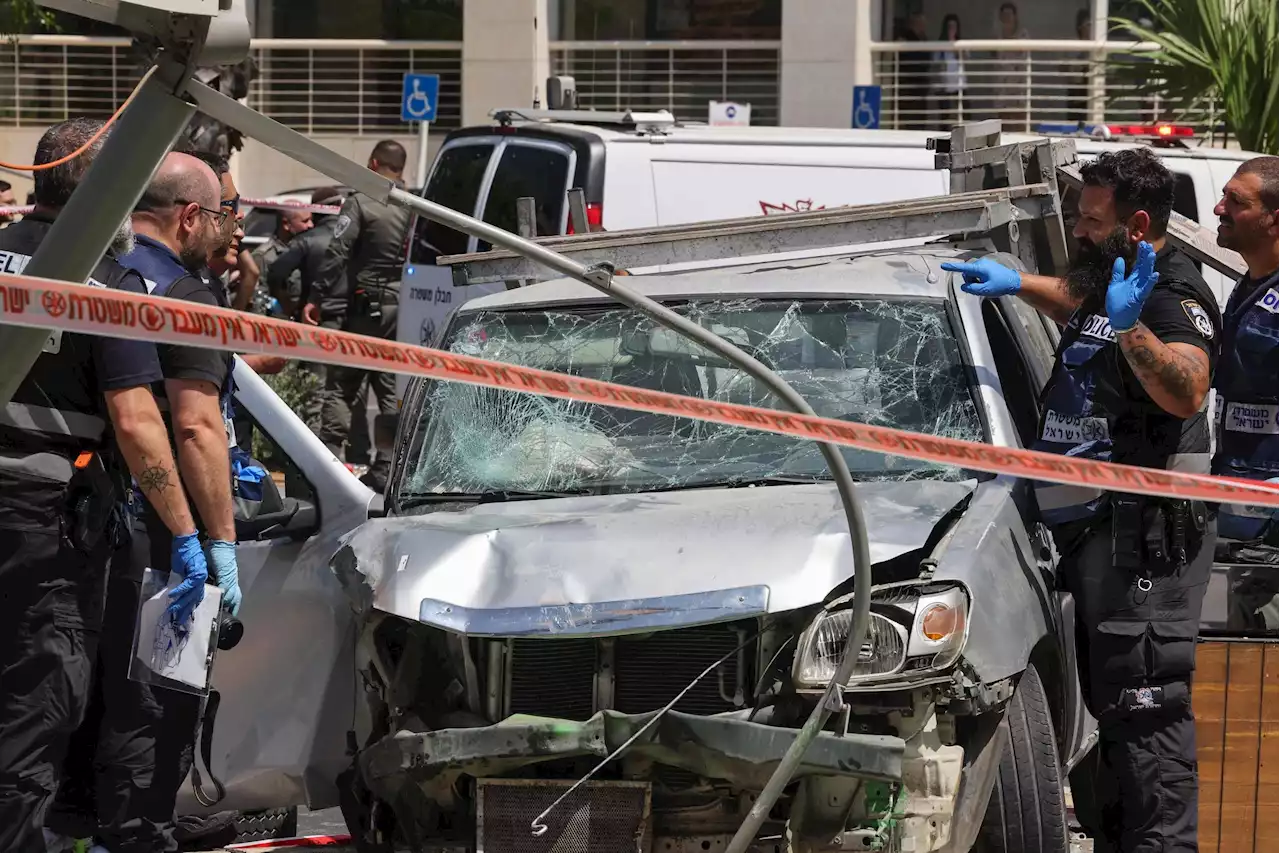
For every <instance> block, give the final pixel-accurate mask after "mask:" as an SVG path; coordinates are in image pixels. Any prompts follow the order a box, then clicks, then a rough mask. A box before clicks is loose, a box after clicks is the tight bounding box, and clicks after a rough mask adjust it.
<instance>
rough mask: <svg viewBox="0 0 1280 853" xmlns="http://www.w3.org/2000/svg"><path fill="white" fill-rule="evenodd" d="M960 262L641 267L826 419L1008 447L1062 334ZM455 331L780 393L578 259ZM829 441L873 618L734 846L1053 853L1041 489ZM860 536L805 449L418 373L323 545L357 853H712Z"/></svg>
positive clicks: (1082, 719) (607, 371) (1059, 706)
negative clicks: (350, 701) (344, 614)
mask: <svg viewBox="0 0 1280 853" xmlns="http://www.w3.org/2000/svg"><path fill="white" fill-rule="evenodd" d="M971 254H972V253H963V252H961V251H958V250H956V249H952V248H949V247H946V246H941V247H932V246H931V247H924V248H917V249H902V250H895V251H892V252H881V253H875V254H864V255H854V256H850V257H841V258H822V259H811V260H805V261H787V262H775V263H772V264H757V265H746V266H737V267H726V268H720V269H715V270H702V271H697V272H690V273H681V274H673V275H655V276H643V277H633V278H630V279H628V281H629V283H630V285H631V286H632V287H634V288H635V289H637V290H639V291H640V292H642V293H644V294H645V295H647V296H649V297H651V298H653V299H657V300H659V301H661V302H663V303H664V304H667V305H669V306H670V307H672V308H673V309H675V310H677V311H679V312H681V313H683V314H685V315H686V316H687V317H689V318H691V319H693V320H695V321H696V322H698V323H700V324H702V325H703V326H704V327H705V328H707V329H710V330H711V331H713V332H715V333H716V334H718V335H720V336H722V337H724V338H726V339H728V340H731V341H733V342H734V343H735V344H737V345H738V346H739V347H740V348H742V349H743V350H746V351H747V352H749V353H751V354H752V355H753V356H755V357H756V358H757V359H759V360H760V361H762V362H764V363H765V364H767V365H768V366H769V367H771V368H772V369H773V370H775V371H776V372H778V373H779V374H780V375H781V376H782V377H783V378H784V379H786V380H787V382H789V383H790V384H791V385H792V386H793V387H794V388H796V389H797V390H798V391H799V392H800V393H801V394H802V395H803V396H804V397H805V398H806V399H807V400H808V401H809V403H810V404H811V405H812V406H813V407H814V409H815V410H816V411H817V413H818V414H819V415H823V416H827V417H834V418H843V419H847V420H850V421H859V422H865V423H872V424H881V425H886V426H891V427H897V428H901V429H906V430H912V431H916V432H922V433H929V434H933V435H941V436H949V437H954V438H961V439H968V440H974V441H983V442H987V443H990V444H993V445H997V446H1022V445H1026V444H1029V443H1030V441H1031V440H1032V438H1033V437H1034V433H1035V430H1036V426H1037V421H1038V403H1037V399H1036V397H1037V391H1038V389H1039V388H1040V387H1041V385H1042V384H1043V382H1044V380H1045V378H1046V377H1047V375H1048V373H1049V370H1050V368H1051V362H1052V354H1053V343H1054V339H1055V335H1056V331H1055V330H1054V329H1053V328H1051V327H1049V326H1047V325H1046V324H1045V323H1043V322H1042V321H1041V320H1040V318H1039V317H1038V316H1037V315H1036V314H1035V313H1034V312H1032V311H1030V310H1029V309H1026V308H1025V307H1024V306H1022V305H1020V304H1019V303H1017V302H1016V301H1013V300H1001V301H997V300H980V299H975V298H972V297H968V296H965V295H964V294H962V293H960V291H959V282H958V281H953V279H952V277H951V276H950V275H949V274H947V273H945V272H943V271H942V270H941V269H940V265H941V263H943V262H944V261H947V260H951V259H953V258H956V257H959V256H961V255H964V256H965V257H968V256H970V255H971ZM1003 260H1004V261H1005V262H1006V263H1015V264H1016V263H1017V262H1016V261H1015V260H1013V259H1011V258H1007V257H1006V258H1004V259H1003ZM443 348H444V349H447V350H452V351H454V352H459V353H466V354H468V355H474V356H478V357H482V358H487V359H494V360H499V361H504V362H510V363H517V364H521V365H527V366H532V367H538V368H545V369H549V370H554V371H558V372H563V373H570V374H575V375H580V376H586V377H591V378H595V379H601V380H606V381H610V382H617V383H622V384H626V385H632V386H637V387H641V388H646V389H652V390H661V391H668V392H673V393H678V394H685V395H691V396H695V397H701V398H705V399H708V400H717V401H727V402H733V403H742V404H746V405H752V406H759V407H771V408H777V407H778V406H779V403H778V402H777V401H776V399H775V398H773V397H772V396H771V395H770V394H769V392H768V390H767V389H766V388H764V387H762V386H761V385H760V384H759V383H757V382H756V381H755V380H753V379H752V378H750V377H748V376H747V375H745V374H743V373H742V372H740V371H739V370H737V369H736V368H734V367H733V366H731V365H730V364H729V363H727V362H723V361H720V360H718V358H717V357H714V356H710V355H708V354H707V353H706V352H704V351H702V350H700V349H699V348H697V347H696V346H694V345H692V344H690V343H688V342H687V341H685V340H684V339H682V338H678V337H676V336H674V335H673V334H672V333H670V332H668V331H666V330H665V329H662V328H660V327H658V326H656V325H655V324H653V323H652V322H650V321H649V320H647V319H645V318H643V317H641V316H640V315H638V314H637V313H635V312H633V311H631V310H629V309H626V308H622V307H619V306H618V305H616V303H610V302H608V301H607V299H606V298H605V297H602V296H601V295H600V294H599V293H597V292H596V291H594V290H592V289H589V288H587V287H585V286H584V285H581V284H578V283H575V282H571V281H565V280H561V281H549V282H544V283H540V284H535V285H531V286H528V287H523V288H519V289H516V290H511V291H508V292H505V293H500V294H496V295H492V296H487V297H484V298H481V299H477V300H475V301H473V302H471V303H469V304H467V305H466V306H464V307H463V308H462V309H461V310H460V311H459V312H458V314H456V315H455V317H454V318H453V320H452V323H451V324H450V326H449V328H448V330H447V332H446V334H445V339H444V344H443ZM843 453H844V456H845V459H846V461H847V463H848V465H849V468H850V470H851V471H852V472H853V475H854V477H855V479H856V480H857V481H858V484H859V485H858V492H859V496H860V498H861V501H862V504H863V509H864V512H865V514H866V520H867V528H868V536H869V539H870V543H869V544H870V552H871V556H872V562H873V565H871V566H870V567H865V566H860V567H858V570H859V571H866V570H868V569H869V570H870V571H871V572H872V577H873V597H872V601H871V608H872V614H873V616H872V623H871V630H870V634H869V636H868V638H867V641H866V642H865V643H864V644H863V646H862V648H861V650H860V653H859V659H858V662H857V665H856V668H855V670H854V673H855V674H854V675H853V677H852V678H851V679H850V680H849V682H848V684H847V686H846V688H845V690H844V702H845V709H844V710H843V711H842V712H841V713H840V714H837V715H835V716H834V717H832V719H831V722H830V723H829V724H828V726H827V730H826V731H824V732H823V733H822V734H821V735H820V736H819V738H818V739H817V740H816V741H815V743H814V744H813V746H812V747H811V748H810V749H809V751H808V753H807V754H806V756H805V758H804V761H803V763H802V765H801V767H800V770H799V772H798V773H797V774H796V777H795V780H794V782H793V783H792V784H791V786H790V787H789V788H788V789H787V791H786V794H785V796H784V797H783V798H782V800H780V801H779V803H778V805H777V806H776V807H775V809H774V810H773V812H772V813H771V814H770V816H769V820H768V821H767V822H766V826H765V831H764V832H763V833H761V835H760V836H759V838H758V840H757V842H756V845H755V847H754V848H753V849H754V850H757V851H771V853H775V852H776V853H782V851H794V853H800V851H806V853H814V852H816V851H848V850H901V851H916V853H924V851H942V850H956V851H963V850H970V849H973V848H974V847H975V846H976V847H977V849H981V850H990V851H1010V853H1014V852H1015V851H1026V853H1030V851H1037V853H1039V851H1054V850H1057V851H1065V850H1066V849H1067V827H1066V813H1065V807H1064V795H1063V779H1064V778H1065V774H1066V769H1067V767H1068V766H1070V761H1071V760H1073V759H1075V758H1076V757H1078V756H1079V755H1080V753H1081V752H1082V751H1083V747H1084V745H1085V744H1086V742H1087V737H1086V736H1087V735H1088V734H1089V731H1090V726H1091V725H1092V721H1091V720H1090V719H1089V718H1088V716H1087V714H1085V713H1084V712H1083V710H1082V704H1081V703H1080V701H1079V695H1078V686H1077V680H1076V677H1075V663H1074V656H1073V645H1072V628H1071V625H1072V611H1071V602H1070V600H1069V597H1068V596H1067V595H1066V594H1065V593H1062V592H1058V591H1056V590H1055V589H1054V578H1053V554H1052V550H1051V547H1050V545H1049V539H1048V536H1047V533H1046V531H1045V530H1044V529H1043V528H1042V527H1041V526H1040V525H1039V524H1038V523H1037V521H1036V513H1035V510H1034V503H1033V500H1032V497H1031V494H1030V489H1029V484H1028V483H1027V482H1024V481H1019V480H1016V479H1012V478H1003V477H1002V478H994V477H990V476H988V475H985V474H979V473H976V472H973V471H966V470H962V469H958V468H947V467H941V466H936V465H931V464H927V463H922V462H917V461H913V460H910V459H904V458H900V457H895V456H890V455H883V454H877V453H871V452H864V451H859V450H854V449H848V448H846V449H844V450H843ZM849 535H850V534H849V530H848V527H847V524H846V522H845V516H844V514H843V513H842V511H841V507H840V503H839V500H838V498H837V496H836V490H835V487H834V485H833V484H832V483H831V482H830V480H829V475H828V473H827V469H826V468H825V466H824V465H823V461H822V458H821V456H820V454H819V451H818V449H817V447H816V446H815V445H813V444H812V443H807V442H801V441H796V440H793V439H789V438H784V437H780V436H775V435H769V434H765V433H759V432H754V431H749V430H745V429H741V428H735V427H725V426H719V425H714V424H707V423H701V422H695V421H690V420H685V419H680V418H673V417H668V416H659V415H651V414H644V413H638V412H633V411H626V410H622V409H617V408H611V407H608V406H605V405H598V404H592V403H582V402H569V401H562V400H553V399H549V398H545V397H538V396H534V395H526V394H519V393H514V392H507V391H497V390H491V389H484V388H477V387H472V386H465V385H457V384H450V383H432V382H421V381H419V382H417V383H416V384H414V385H413V386H411V388H410V390H409V393H408V396H407V398H406V402H405V407H404V412H403V414H402V416H401V419H400V432H399V435H398V436H397V437H396V462H395V467H394V471H393V474H392V485H391V487H390V489H389V491H388V495H387V517H385V518H380V519H375V520H372V521H370V522H368V523H366V524H364V525H363V526H361V527H360V528H359V529H358V530H356V531H355V532H354V533H353V534H352V535H351V536H350V537H349V538H348V539H347V540H346V541H345V543H344V545H343V547H342V548H341V549H340V550H339V551H338V553H337V555H336V556H335V557H334V560H333V563H332V566H333V568H334V570H335V572H336V574H337V576H338V578H339V580H340V582H341V583H342V584H343V586H344V587H345V589H346V591H347V594H348V596H349V597H351V599H352V600H353V602H354V604H355V607H356V610H357V618H358V626H359V628H358V630H359V643H358V647H357V648H358V651H357V656H358V668H359V671H360V674H361V677H362V680H363V684H364V695H365V698H366V700H367V701H366V704H365V707H363V708H362V709H361V714H360V718H361V722H360V725H359V728H360V730H359V731H358V732H357V733H356V736H355V739H354V742H353V743H352V744H351V746H352V751H353V754H354V760H353V763H352V767H351V768H350V769H349V770H348V771H347V772H346V773H345V774H344V775H343V777H342V778H341V779H340V789H341V794H342V797H343V809H344V813H345V815H346V818H347V820H348V823H349V824H350V826H351V829H352V833H353V836H355V840H356V842H357V844H358V845H359V846H360V847H361V849H363V850H391V849H393V847H395V846H398V845H408V846H409V847H410V848H411V849H414V850H427V851H446V850H447V851H485V853H507V852H508V851H569V850H573V851H591V853H596V851H598V853H622V851H650V850H653V851H673V853H677V852H678V853H685V852H686V851H688V852H689V853H692V851H716V850H723V849H724V848H725V847H726V845H727V843H728V841H729V839H730V838H731V837H732V834H733V832H734V830H735V829H736V828H737V827H738V826H739V825H740V824H741V823H742V820H743V817H744V816H745V814H746V813H747V811H748V810H749V809H750V807H751V803H752V802H753V798H754V797H755V796H756V794H757V793H758V792H759V791H760V790H761V788H762V787H763V785H764V783H765V781H766V780H767V779H768V777H769V775H770V774H771V772H772V771H773V770H774V768H775V767H776V766H777V764H778V761H779V760H780V758H781V757H782V755H783V754H784V752H785V751H786V750H787V747H788V746H789V745H790V744H791V743H792V742H793V741H794V739H795V737H796V733H797V730H798V728H799V727H800V725H801V724H802V723H803V721H804V720H805V718H806V717H807V716H808V715H809V713H810V711H811V710H812V708H813V706H814V703H815V702H816V701H817V699H818V697H819V695H820V694H821V692H822V690H823V688H824V687H825V685H826V684H827V682H828V680H829V679H830V678H831V677H832V675H833V673H834V672H835V669H836V666H837V664H838V663H839V659H838V658H839V656H840V655H841V654H842V653H843V649H844V646H845V642H846V639H847V636H848V631H849V628H850V609H849V608H850V601H851V591H852V588H853V586H852V578H853V574H854V566H853V557H852V549H851V547H850V542H849ZM605 759H609V760H607V761H606V760H605ZM588 777H589V780H588V781H586V782H585V783H583V784H580V785H577V786H576V787H574V785H575V783H577V782H579V781H581V780H583V779H587V778H588Z"/></svg>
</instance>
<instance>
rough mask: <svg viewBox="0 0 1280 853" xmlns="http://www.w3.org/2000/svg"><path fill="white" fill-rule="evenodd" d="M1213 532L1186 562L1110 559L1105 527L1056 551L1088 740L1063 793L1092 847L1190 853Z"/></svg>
mask: <svg viewBox="0 0 1280 853" xmlns="http://www.w3.org/2000/svg"><path fill="white" fill-rule="evenodd" d="M1215 538H1216V531H1215V529H1214V526H1213V524H1212V522H1211V523H1210V524H1209V529H1208V530H1207V531H1206V534H1205V538H1204V541H1203V543H1202V544H1201V545H1200V547H1199V548H1198V549H1197V551H1196V553H1194V554H1193V555H1190V559H1189V562H1188V563H1187V565H1185V566H1181V567H1178V568H1168V569H1156V568H1153V567H1150V566H1148V567H1144V568H1143V569H1142V570H1139V571H1133V570H1129V569H1121V568H1115V567H1113V561H1112V554H1111V550H1112V547H1111V530H1110V526H1109V525H1104V526H1103V528H1102V529H1098V530H1094V531H1092V532H1090V533H1087V534H1085V535H1084V537H1083V538H1082V540H1080V542H1079V544H1078V545H1077V546H1075V547H1073V548H1071V549H1067V548H1064V554H1065V556H1064V559H1063V562H1062V578H1063V581H1064V582H1065V585H1066V587H1067V589H1068V590H1069V591H1070V592H1071V594H1072V596H1073V597H1074V598H1075V601H1076V607H1077V613H1078V614H1079V620H1078V623H1077V626H1076V627H1077V630H1076V637H1077V643H1078V646H1079V648H1078V650H1077V651H1078V655H1077V657H1078V659H1079V661H1080V679H1081V684H1082V685H1083V687H1084V690H1085V700H1086V702H1087V704H1088V706H1089V711H1090V713H1092V714H1093V716H1094V717H1095V718H1097V720H1098V736H1099V740H1098V747H1097V749H1096V750H1095V751H1094V753H1093V754H1091V755H1090V756H1089V757H1088V758H1087V759H1086V760H1085V761H1083V762H1081V764H1080V765H1079V766H1077V767H1076V769H1075V770H1074V771H1072V774H1071V793H1072V798H1073V800H1074V801H1075V806H1076V816H1077V818H1078V819H1079V820H1080V823H1081V825H1082V826H1084V827H1085V828H1086V829H1087V830H1089V832H1090V834H1091V835H1092V836H1093V839H1094V850H1095V853H1122V851H1123V853H1194V851H1196V850H1197V846H1196V833H1197V809H1198V788H1199V785H1198V780H1197V765H1196V740H1195V719H1194V717H1193V716H1192V713H1191V676H1192V671H1193V670H1194V669H1195V646H1196V635H1197V633H1198V629H1199V623H1200V611H1201V605H1202V604H1203V601H1204V594H1205V589H1206V588H1207V587H1208V583H1209V573H1210V570H1211V567H1212V564H1213V545H1214V539H1215ZM1059 545H1060V547H1061V546H1062V543H1059Z"/></svg>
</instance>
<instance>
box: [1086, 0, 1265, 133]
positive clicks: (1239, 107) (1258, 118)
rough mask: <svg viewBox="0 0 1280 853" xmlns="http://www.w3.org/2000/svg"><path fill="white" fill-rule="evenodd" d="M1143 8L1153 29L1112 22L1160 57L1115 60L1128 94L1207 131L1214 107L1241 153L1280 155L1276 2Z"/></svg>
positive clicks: (1193, 1) (1172, 3)
mask: <svg viewBox="0 0 1280 853" xmlns="http://www.w3.org/2000/svg"><path fill="white" fill-rule="evenodd" d="M1137 2H1138V5H1139V6H1140V7H1141V8H1142V10H1143V14H1142V16H1141V17H1145V18H1148V19H1149V21H1150V26H1145V25H1143V24H1140V23H1137V22H1136V21H1135V20H1127V19H1114V20H1113V22H1114V23H1115V24H1116V25H1117V27H1118V29H1119V30H1121V31H1122V32H1123V33H1125V34H1126V35H1128V36H1130V37H1132V38H1134V39H1137V40H1138V41H1147V42H1154V43H1155V44H1157V45H1159V48H1160V49H1159V51H1157V52H1155V53H1143V54H1138V55H1129V56H1123V57H1117V58H1115V59H1113V61H1112V64H1111V65H1112V70H1113V71H1114V72H1115V73H1116V74H1117V76H1118V78H1119V80H1120V82H1121V84H1122V86H1123V87H1124V88H1125V89H1128V90H1130V91H1137V92H1138V93H1140V94H1142V95H1145V96H1148V97H1152V96H1157V95H1158V96H1159V97H1160V98H1161V99H1165V100H1166V101H1167V102H1171V103H1174V104H1177V105H1179V106H1178V110H1177V112H1178V120H1179V121H1193V122H1195V123H1197V124H1201V123H1204V124H1207V123H1208V122H1209V121H1210V119H1211V116H1210V113H1211V108H1210V105H1211V103H1212V104H1213V105H1214V109H1215V110H1216V113H1217V117H1218V118H1219V119H1221V118H1222V117H1224V116H1225V119H1226V124H1227V129H1228V130H1229V131H1230V132H1231V133H1232V134H1234V135H1235V137H1236V139H1237V140H1238V141H1239V143H1240V146H1241V147H1242V148H1244V149H1245V150H1247V151H1258V152H1261V153H1264V154H1276V153H1277V124H1278V120H1277V119H1278V114H1277V87H1278V86H1280V80H1278V79H1277V71H1276V69H1277V59H1276V57H1277V33H1276V24H1277V11H1276V0H1137ZM1136 17H1138V16H1135V18H1136Z"/></svg>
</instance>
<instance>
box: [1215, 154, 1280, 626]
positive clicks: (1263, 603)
mask: <svg viewBox="0 0 1280 853" xmlns="http://www.w3.org/2000/svg"><path fill="white" fill-rule="evenodd" d="M1277 163H1280V160H1277V159H1276V158H1275V157H1255V158H1254V159H1252V160H1248V161H1246V162H1244V163H1242V164H1241V165H1240V168H1239V169H1237V170H1236V173H1235V175H1234V176H1233V177H1232V178H1231V180H1230V181H1228V182H1227V186H1226V188H1225V189H1223V191H1222V200H1221V201H1219V202H1218V206H1217V207H1216V208H1214V213H1216V214H1217V215H1218V220H1219V224H1218V245H1219V246H1222V247H1224V248H1227V249H1234V250H1235V251H1237V252H1239V253H1240V254H1241V256H1243V257H1244V260H1245V263H1246V264H1248V267H1249V271H1248V273H1247V274H1246V275H1245V276H1243V277H1242V278H1241V279H1240V281H1239V282H1237V283H1236V286H1235V289H1234V290H1233V291H1232V292H1231V297H1230V298H1229V299H1228V300H1227V310H1226V312H1225V313H1224V315H1223V324H1222V325H1223V330H1222V364H1221V365H1220V366H1219V368H1218V373H1217V375H1216V376H1215V378H1214V388H1216V389H1217V391H1218V403H1217V426H1218V433H1217V439H1218V444H1217V453H1216V454H1215V455H1214V457H1213V473H1215V474H1221V475H1223V476H1228V477H1243V478H1245V479H1248V480H1273V481H1274V480H1275V479H1276V477H1277V476H1280V470H1277V467H1278V466H1277V457H1280V434H1278V433H1280V406H1277V403H1278V402H1280V401H1278V400H1277V396H1276V388H1277V386H1278V385H1280V375H1278V374H1280V371H1278V370H1277V367H1278V363H1277V362H1278V359H1280V353H1278V352H1277V341H1278V339H1280V323H1277V317H1278V316H1280V290H1278V289H1277V286H1276V268H1277V267H1278V266H1280V261H1278V260H1277V253H1278V251H1280V250H1278V249H1277V239H1278V238H1280V228H1277V213H1276V183H1277V181H1276V172H1277ZM1218 537H1219V539H1218V551H1219V554H1218V558H1219V559H1220V560H1222V561H1223V562H1227V563H1231V564H1233V568H1232V569H1231V570H1230V593H1229V595H1228V606H1229V607H1230V611H1229V615H1228V617H1227V624H1228V627H1230V628H1231V629H1233V630H1255V631H1275V630H1276V628H1277V627H1278V622H1280V620H1278V619H1277V617H1278V615H1280V614H1278V613H1277V604H1276V593H1277V587H1278V585H1280V584H1278V582H1280V577H1278V576H1277V573H1276V554H1277V548H1276V540H1277V536H1276V511H1275V510H1268V509H1264V508H1260V507H1247V506H1240V505H1235V504H1223V505H1222V506H1220V507H1219V509H1218ZM1249 564H1256V565H1257V566H1258V568H1250V567H1249Z"/></svg>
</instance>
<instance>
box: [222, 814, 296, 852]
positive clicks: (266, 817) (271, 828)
mask: <svg viewBox="0 0 1280 853" xmlns="http://www.w3.org/2000/svg"><path fill="white" fill-rule="evenodd" d="M297 835H298V809H297V807H296V806H295V807H292V808H287V809H268V810H266V811H261V812H241V813H240V816H239V817H237V818H236V841H235V843H236V844H244V843H246V842H249V841H271V840H273V839H276V838H295V837H296V836H297Z"/></svg>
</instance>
